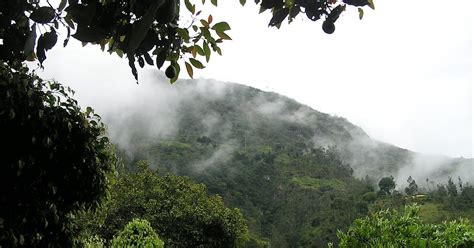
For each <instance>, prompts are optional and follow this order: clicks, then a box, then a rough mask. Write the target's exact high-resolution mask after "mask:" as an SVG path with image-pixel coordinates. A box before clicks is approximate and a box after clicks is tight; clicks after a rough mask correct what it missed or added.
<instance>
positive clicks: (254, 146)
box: [104, 75, 472, 247]
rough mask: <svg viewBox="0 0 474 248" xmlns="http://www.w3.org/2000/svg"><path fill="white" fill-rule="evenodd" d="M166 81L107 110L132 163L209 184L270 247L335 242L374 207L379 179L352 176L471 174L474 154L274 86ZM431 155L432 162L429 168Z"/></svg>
mask: <svg viewBox="0 0 474 248" xmlns="http://www.w3.org/2000/svg"><path fill="white" fill-rule="evenodd" d="M161 81H164V80H161V79H160V76H159V75H158V76H157V80H156V83H155V84H152V85H146V86H143V87H145V88H147V89H146V90H145V91H144V93H143V95H141V96H140V97H139V98H137V99H138V100H135V102H134V103H133V104H126V103H124V104H123V106H122V105H119V106H115V108H114V109H113V110H112V111H108V112H106V113H105V115H104V116H105V121H106V123H107V124H108V126H109V133H110V136H111V138H112V140H113V141H114V142H115V143H117V147H118V149H119V151H120V152H121V154H122V155H123V158H124V161H125V164H126V165H131V164H133V163H135V162H136V161H139V160H149V161H150V162H151V164H152V165H153V166H156V167H157V168H158V170H159V173H161V174H168V173H171V174H177V175H186V176H189V177H191V178H192V179H194V180H196V181H198V182H202V183H204V184H206V185H207V186H208V189H209V191H210V192H211V193H215V194H219V195H221V196H222V197H223V199H224V201H225V202H226V204H227V205H229V206H232V207H238V208H240V209H241V211H242V213H243V214H244V215H245V217H246V218H247V220H248V224H249V228H250V230H251V231H252V233H253V234H254V235H255V236H256V238H258V239H262V240H267V241H269V242H270V243H271V245H272V247H294V246H303V247H314V246H315V247H320V246H322V245H324V244H326V243H327V242H328V241H333V242H334V241H335V240H336V236H335V230H337V229H345V228H347V226H348V225H349V224H350V223H351V222H352V221H353V220H354V219H355V218H357V217H360V216H364V215H366V214H367V212H368V209H369V208H368V206H369V204H370V199H369V198H370V197H367V195H368V194H369V193H370V192H371V191H372V190H373V188H372V185H370V183H368V181H361V180H357V179H356V178H355V177H358V178H362V177H365V176H366V175H368V176H369V177H370V178H373V179H374V180H375V181H376V180H378V179H379V178H381V177H383V176H387V175H394V176H395V177H396V178H397V179H398V181H399V182H404V181H405V180H406V178H407V177H408V176H409V175H411V176H413V177H414V178H417V179H419V182H423V181H424V179H425V178H430V180H444V178H447V177H448V176H450V175H451V176H454V177H457V176H459V175H463V176H466V175H467V176H472V172H471V171H472V170H470V168H471V169H472V160H471V161H469V160H465V159H450V158H442V159H438V158H436V157H431V156H420V155H419V154H416V153H414V152H411V151H408V150H405V149H402V148H398V147H395V146H392V145H389V144H385V143H382V142H378V141H376V140H373V139H371V138H370V137H369V136H368V135H367V134H366V133H365V132H364V131H363V130H362V129H361V128H360V127H357V126H355V125H353V124H351V123H350V122H348V121H347V120H346V119H344V118H341V117H335V116H331V115H328V114H325V113H321V112H318V111H316V110H313V109H311V108H310V107H308V106H304V105H302V104H299V103H297V102H296V101H294V100H292V99H289V98H287V97H284V96H281V95H278V94H275V93H268V92H263V91H260V90H258V89H254V88H250V87H247V86H242V85H238V84H230V83H222V82H217V81H209V80H192V81H191V80H188V81H181V82H178V83H177V84H175V85H173V86H169V85H166V84H163V83H160V82H161ZM428 162H429V163H433V164H434V166H435V167H433V169H427V168H429V167H427V166H428V164H426V163H428ZM462 171H466V172H468V173H464V174H457V173H459V172H462ZM409 172H410V173H411V172H413V173H416V175H415V174H409ZM422 172H423V173H422ZM354 176H355V177H354ZM469 180H471V181H472V177H471V178H468V179H467V180H465V181H468V182H469ZM369 181H370V180H369ZM402 186H403V185H402ZM255 242H257V241H255ZM259 242H261V241H259Z"/></svg>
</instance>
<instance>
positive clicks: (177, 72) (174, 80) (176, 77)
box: [170, 61, 181, 84]
mask: <svg viewBox="0 0 474 248" xmlns="http://www.w3.org/2000/svg"><path fill="white" fill-rule="evenodd" d="M171 64H172V65H173V66H174V68H175V69H176V76H175V77H174V78H170V83H171V84H173V83H174V82H176V80H178V78H179V72H180V71H181V68H180V67H179V64H178V63H176V62H174V61H173V62H171Z"/></svg>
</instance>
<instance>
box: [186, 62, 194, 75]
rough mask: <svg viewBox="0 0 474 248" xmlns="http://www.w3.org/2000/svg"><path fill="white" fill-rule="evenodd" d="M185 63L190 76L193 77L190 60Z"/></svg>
mask: <svg viewBox="0 0 474 248" xmlns="http://www.w3.org/2000/svg"><path fill="white" fill-rule="evenodd" d="M184 65H185V66H186V71H188V75H189V77H191V78H193V67H192V66H191V65H190V64H189V63H188V62H184Z"/></svg>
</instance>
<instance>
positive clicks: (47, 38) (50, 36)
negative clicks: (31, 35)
mask: <svg viewBox="0 0 474 248" xmlns="http://www.w3.org/2000/svg"><path fill="white" fill-rule="evenodd" d="M57 41H58V35H57V34H56V32H55V31H50V32H47V33H44V34H43V35H41V36H40V38H39V39H38V43H40V42H41V43H43V46H44V49H45V50H46V51H48V50H49V49H51V48H53V47H54V45H56V42H57Z"/></svg>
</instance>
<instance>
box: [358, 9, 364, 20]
mask: <svg viewBox="0 0 474 248" xmlns="http://www.w3.org/2000/svg"><path fill="white" fill-rule="evenodd" d="M358 10H359V19H360V20H362V18H363V17H364V10H363V9H362V8H358Z"/></svg>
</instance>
